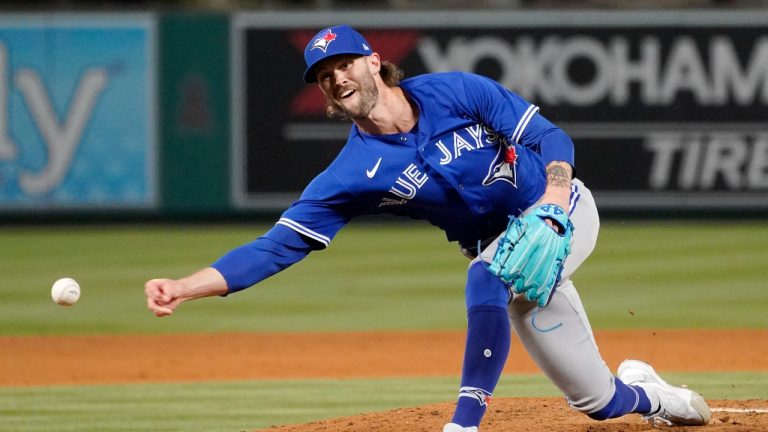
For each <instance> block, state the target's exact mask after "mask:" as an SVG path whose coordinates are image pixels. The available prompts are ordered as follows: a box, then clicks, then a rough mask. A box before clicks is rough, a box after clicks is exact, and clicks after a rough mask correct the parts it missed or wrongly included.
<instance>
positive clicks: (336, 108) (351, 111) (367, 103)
mask: <svg viewBox="0 0 768 432" xmlns="http://www.w3.org/2000/svg"><path fill="white" fill-rule="evenodd" d="M355 93H356V94H357V95H358V97H359V100H358V102H357V103H356V104H354V105H352V106H350V107H347V106H345V105H344V104H343V103H342V102H341V101H339V100H336V99H334V98H333V97H327V98H326V101H325V103H326V105H325V114H326V115H327V116H328V118H331V119H334V120H356V119H361V118H365V117H366V116H368V114H370V112H371V110H373V107H374V106H376V99H378V97H379V89H378V88H376V82H375V81H374V80H373V76H372V75H370V74H368V75H366V76H365V78H363V79H362V80H361V82H360V88H358V89H357V91H356V92H355Z"/></svg>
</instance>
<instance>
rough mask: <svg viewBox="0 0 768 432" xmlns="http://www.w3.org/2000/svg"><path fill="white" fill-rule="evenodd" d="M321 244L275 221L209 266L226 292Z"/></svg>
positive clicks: (267, 274)
mask: <svg viewBox="0 0 768 432" xmlns="http://www.w3.org/2000/svg"><path fill="white" fill-rule="evenodd" d="M322 247H323V245H321V244H316V243H315V242H314V241H313V240H311V239H308V238H306V237H304V236H302V235H300V234H299V233H297V232H296V231H294V230H292V229H290V228H288V227H286V226H284V225H275V226H274V227H273V228H272V229H271V230H269V231H268V232H267V233H266V234H264V235H263V236H261V237H259V238H258V239H256V240H255V241H253V242H251V243H248V244H245V245H242V246H240V247H238V248H235V249H232V250H231V251H229V252H228V253H226V254H225V255H224V256H222V257H221V258H219V259H218V260H216V261H215V262H214V263H213V264H212V265H211V267H213V268H215V269H216V270H218V271H219V273H221V275H222V276H224V279H225V280H226V281H227V287H228V288H229V292H228V294H229V293H233V292H237V291H241V290H244V289H246V288H248V287H250V286H253V285H255V284H256V283H258V282H260V281H262V280H264V279H266V278H268V277H270V276H272V275H274V274H276V273H278V272H280V271H282V270H284V269H286V268H287V267H289V266H290V265H292V264H294V263H296V262H298V261H300V260H302V259H303V258H304V257H306V256H307V255H308V254H309V252H311V251H312V250H315V249H321V248H322Z"/></svg>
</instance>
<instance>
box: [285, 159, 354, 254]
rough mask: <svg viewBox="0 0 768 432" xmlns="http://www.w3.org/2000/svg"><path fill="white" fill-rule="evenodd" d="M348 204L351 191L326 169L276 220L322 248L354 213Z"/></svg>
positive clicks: (351, 206) (351, 201) (350, 204)
mask: <svg viewBox="0 0 768 432" xmlns="http://www.w3.org/2000/svg"><path fill="white" fill-rule="evenodd" d="M352 203H353V200H352V195H351V193H349V191H348V190H347V188H346V187H345V186H344V185H343V184H342V182H341V181H339V179H338V178H337V177H336V176H335V175H334V174H333V172H332V171H329V170H326V171H324V172H322V173H321V174H320V175H318V176H317V177H315V179H314V180H312V182H310V183H309V185H308V186H307V188H306V189H304V192H303V193H302V194H301V197H300V198H299V200H298V201H296V202H294V203H293V204H292V205H291V206H290V207H289V208H288V209H287V210H286V211H285V212H284V213H283V215H282V216H281V217H280V219H279V220H278V221H277V223H278V225H283V226H285V227H288V228H290V229H292V230H294V231H296V232H297V233H298V234H300V235H301V236H302V237H304V238H306V239H308V240H309V241H310V242H311V243H314V245H315V247H316V248H317V249H323V248H326V247H328V245H330V243H331V240H332V239H333V237H334V236H335V235H336V233H338V232H339V230H340V229H341V228H342V227H343V226H344V225H345V224H346V223H347V222H349V220H350V219H352V217H353V216H354V210H353V205H352Z"/></svg>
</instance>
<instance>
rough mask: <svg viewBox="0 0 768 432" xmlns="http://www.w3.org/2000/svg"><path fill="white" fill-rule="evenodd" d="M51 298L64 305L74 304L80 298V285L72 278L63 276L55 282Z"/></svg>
mask: <svg viewBox="0 0 768 432" xmlns="http://www.w3.org/2000/svg"><path fill="white" fill-rule="evenodd" d="M51 298H53V301H55V302H56V303H57V304H60V305H62V306H72V305H73V304H75V303H77V300H78V299H79V298H80V285H78V283H77V281H75V280H74V279H72V278H61V279H59V280H57V281H56V282H54V283H53V287H51Z"/></svg>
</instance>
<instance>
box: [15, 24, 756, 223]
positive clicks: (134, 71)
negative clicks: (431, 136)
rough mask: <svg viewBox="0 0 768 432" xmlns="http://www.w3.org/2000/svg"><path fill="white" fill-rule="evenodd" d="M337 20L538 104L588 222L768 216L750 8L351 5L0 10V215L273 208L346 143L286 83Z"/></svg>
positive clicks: (385, 51)
mask: <svg viewBox="0 0 768 432" xmlns="http://www.w3.org/2000/svg"><path fill="white" fill-rule="evenodd" d="M337 23H349V24H352V25H354V26H356V27H357V28H358V29H359V30H361V32H362V33H363V34H364V35H365V36H366V38H367V39H368V40H369V42H370V43H371V44H372V45H373V47H374V49H375V50H377V51H378V52H380V53H381V54H382V57H383V58H385V59H390V60H393V61H395V62H397V63H399V64H400V65H401V66H402V67H403V68H404V69H405V71H406V73H407V75H416V74H420V73H426V72H437V71H443V70H455V69H459V70H465V71H470V72H476V73H481V74H484V75H487V76H490V77H492V78H495V79H497V80H499V81H500V82H501V83H502V84H504V85H505V86H507V87H508V88H511V89H513V90H515V91H517V92H518V93H520V94H521V95H523V96H524V97H526V98H527V99H529V100H530V101H532V102H533V103H535V104H537V105H539V106H540V107H541V112H542V114H544V115H545V116H546V117H548V118H549V119H551V120H553V121H554V122H555V123H557V124H558V125H560V126H561V127H562V128H563V129H565V130H566V131H567V132H568V133H569V134H570V135H571V136H572V137H573V138H574V141H575V142H576V145H577V158H576V165H577V167H576V168H577V175H578V176H579V177H581V178H582V179H583V180H585V182H586V183H587V184H588V185H589V186H590V187H591V188H592V190H593V191H594V193H595V196H596V199H597V200H598V204H599V205H600V207H601V208H602V209H603V212H604V213H605V214H610V213H611V212H621V211H628V212H645V213H653V212H660V213H665V212H678V213H683V214H687V215H709V214H712V213H717V212H720V213H724V214H740V213H744V212H751V213H753V214H761V215H764V214H768V126H766V123H765V118H766V114H767V113H768V110H767V109H766V106H767V105H768V25H767V24H766V23H768V13H766V12H763V11H738V12H725V11H708V12H704V11H699V12H695V11H689V12H681V11H664V12H595V11H592V12H570V11H569V12H567V13H566V12H556V11H552V12H519V11H515V12H504V11H493V12H435V11H430V12H428V13H420V12H411V13H405V12H383V11H382V12H370V11H366V12H365V13H339V12H335V13H277V12H273V13H238V14H234V15H219V14H205V15H201V14H187V13H148V14H55V15H54V14H25V15H6V16H2V17H0V216H4V217H15V218H19V219H24V218H27V217H30V218H35V217H43V218H59V217H66V216H68V215H89V216H94V217H97V218H98V217H102V216H104V217H114V216H115V215H120V216H125V215H128V216H131V215H135V216H149V217H153V218H168V217H170V218H174V217H181V216H184V217H192V218H195V217H206V216H225V217H226V216H238V215H239V216H243V215H245V216H249V215H261V214H266V213H269V214H271V213H275V212H278V211H279V210H280V209H282V208H284V207H285V206H287V205H288V204H290V202H291V201H292V200H294V199H295V198H296V197H298V194H299V193H300V191H301V189H302V187H303V185H305V184H306V183H307V182H308V181H309V180H310V179H311V178H312V177H313V176H314V175H315V174H316V173H317V172H319V171H320V170H321V169H322V168H323V167H324V166H325V164H327V163H328V162H329V161H330V160H331V159H332V158H333V156H334V155H335V153H336V152H337V151H338V150H339V148H340V147H341V146H342V145H343V142H344V140H345V138H346V135H347V130H348V125H346V124H340V123H337V122H332V121H329V120H327V119H325V118H324V116H323V113H324V110H323V102H322V98H321V97H320V94H319V92H318V91H317V90H316V89H315V88H314V87H312V86H306V85H304V84H303V83H302V82H301V78H300V77H301V74H302V72H303V68H304V66H303V58H302V51H303V46H304V44H305V43H306V41H307V40H308V39H309V38H310V37H311V36H312V35H313V34H314V33H315V32H316V31H317V30H318V29H319V28H322V27H324V26H328V25H332V24H337ZM446 23H450V25H446Z"/></svg>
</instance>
